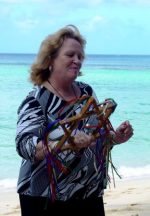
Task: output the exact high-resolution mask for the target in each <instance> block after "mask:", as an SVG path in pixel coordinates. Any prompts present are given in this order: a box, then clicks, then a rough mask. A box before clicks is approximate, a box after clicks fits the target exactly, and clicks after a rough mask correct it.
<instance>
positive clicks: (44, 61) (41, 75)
mask: <svg viewBox="0 0 150 216" xmlns="http://www.w3.org/2000/svg"><path fill="white" fill-rule="evenodd" d="M66 38H73V39H75V40H77V41H78V42H79V43H80V44H81V47H82V48H83V55H84V47H85V44H86V40H85V39H84V38H83V37H82V35H81V34H80V32H79V30H78V28H77V27H76V26H74V25H67V26H66V27H64V28H62V29H60V30H59V31H57V32H55V33H54V34H51V35H48V36H47V37H46V38H45V40H43V42H42V43H41V46H40V49H39V52H38V54H37V57H36V60H35V62H34V63H33V64H32V66H31V70H30V80H31V81H32V82H33V83H34V84H37V85H41V84H42V83H43V82H44V81H46V80H47V79H48V77H49V76H50V71H49V66H50V63H51V61H52V60H53V59H54V58H56V57H57V54H58V52H59V49H60V48H61V46H62V44H63V42H64V40H65V39H66ZM83 57H84V56H83Z"/></svg>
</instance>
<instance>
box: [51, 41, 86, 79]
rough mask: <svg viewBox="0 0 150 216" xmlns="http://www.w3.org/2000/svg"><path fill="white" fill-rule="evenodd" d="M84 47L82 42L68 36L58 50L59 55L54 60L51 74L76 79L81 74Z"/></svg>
mask: <svg viewBox="0 0 150 216" xmlns="http://www.w3.org/2000/svg"><path fill="white" fill-rule="evenodd" d="M83 56H84V53H83V49H82V47H81V45H80V43H79V42H78V41H77V40H75V39H72V38H66V39H65V40H64V42H63V44H62V46H61V48H60V50H59V52H58V55H57V57H56V58H55V59H54V60H53V61H52V64H51V67H52V73H51V76H55V77H59V78H62V79H65V80H68V81H69V79H70V80H72V81H73V80H75V79H76V77H77V76H78V74H79V71H80V68H81V66H82V62H83Z"/></svg>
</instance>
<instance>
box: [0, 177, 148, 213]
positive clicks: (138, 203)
mask: <svg viewBox="0 0 150 216" xmlns="http://www.w3.org/2000/svg"><path fill="white" fill-rule="evenodd" d="M0 191H1V199H0V215H1V216H6V215H10V216H20V208H19V200H18V195H17V194H16V190H15V189H11V190H7V191H6V190H4V189H1V190H0ZM104 203H105V211H106V216H150V179H138V180H137V179H136V180H120V181H117V182H116V187H115V188H114V186H113V184H111V185H110V187H108V189H106V190H105V196H104Z"/></svg>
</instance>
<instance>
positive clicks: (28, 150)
mask: <svg viewBox="0 0 150 216" xmlns="http://www.w3.org/2000/svg"><path fill="white" fill-rule="evenodd" d="M45 125H46V118H45V116H44V114H43V111H42V108H41V106H40V104H39V102H38V101H37V100H36V99H35V98H34V97H27V98H26V99H25V100H24V101H23V103H22V104H21V106H20V107H19V109H18V122H17V134H16V149H17V152H18V154H19V155H20V156H21V157H23V158H24V159H26V160H31V161H34V159H35V150H36V145H37V143H38V142H39V141H40V140H42V134H43V131H44V128H45Z"/></svg>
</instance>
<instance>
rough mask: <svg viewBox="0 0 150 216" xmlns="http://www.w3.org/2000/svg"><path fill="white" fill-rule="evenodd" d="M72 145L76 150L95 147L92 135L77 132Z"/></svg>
mask: <svg viewBox="0 0 150 216" xmlns="http://www.w3.org/2000/svg"><path fill="white" fill-rule="evenodd" d="M73 142H74V145H75V147H76V148H77V149H82V148H87V147H90V146H93V145H95V143H96V142H95V138H94V137H93V136H92V135H88V134H86V133H84V132H83V131H79V132H78V133H77V134H76V135H75V136H74V141H73Z"/></svg>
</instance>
